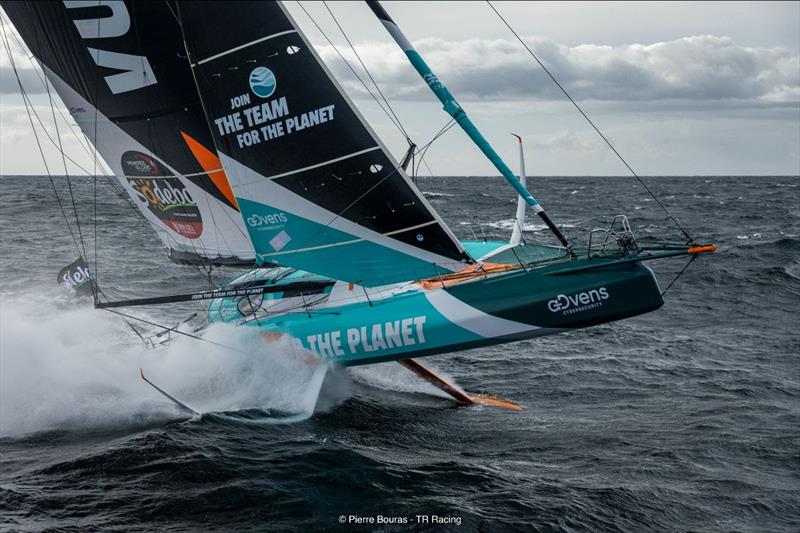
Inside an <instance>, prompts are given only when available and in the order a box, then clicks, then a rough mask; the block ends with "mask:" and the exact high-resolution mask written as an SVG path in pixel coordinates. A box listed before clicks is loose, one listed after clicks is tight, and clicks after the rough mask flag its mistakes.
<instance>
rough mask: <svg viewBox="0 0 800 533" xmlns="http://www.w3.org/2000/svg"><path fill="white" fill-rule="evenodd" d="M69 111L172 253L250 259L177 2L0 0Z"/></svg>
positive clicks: (200, 257)
mask: <svg viewBox="0 0 800 533" xmlns="http://www.w3.org/2000/svg"><path fill="white" fill-rule="evenodd" d="M0 5H2V7H3V9H4V11H5V12H6V13H7V15H8V17H9V18H10V19H11V21H12V23H13V24H14V26H15V28H16V29H17V31H18V32H19V34H20V35H21V36H22V38H23V40H24V41H25V43H26V45H27V46H28V48H29V49H30V50H31V52H32V53H33V55H34V56H35V57H36V58H37V60H38V61H39V62H40V64H41V65H42V68H43V70H44V72H45V75H46V76H47V78H48V80H49V82H50V83H51V84H52V87H53V88H54V89H55V90H56V91H57V92H58V94H59V96H61V98H62V100H63V101H64V103H65V104H66V105H67V107H68V109H69V112H70V114H71V115H72V116H73V118H74V119H75V120H76V122H77V123H78V125H79V126H80V127H81V129H82V130H83V132H84V133H85V134H86V135H87V136H88V137H89V139H90V140H91V141H92V142H93V144H94V145H95V147H96V148H97V150H98V152H99V153H100V155H101V156H102V157H103V159H104V160H105V162H106V163H107V164H108V166H109V167H110V168H111V169H112V171H113V172H114V174H115V175H116V176H115V177H116V180H118V181H119V182H120V183H121V185H122V186H123V188H124V189H125V191H126V192H127V193H128V194H129V195H130V197H131V199H132V200H133V204H134V205H135V206H137V208H138V209H139V210H140V211H141V213H142V214H143V215H144V216H145V218H146V219H147V220H148V221H149V222H150V223H151V225H152V227H153V229H154V230H155V231H156V233H157V234H158V236H159V237H160V238H161V240H162V241H163V243H164V244H165V245H166V246H167V247H168V248H169V249H170V254H171V256H173V257H180V258H182V259H183V260H190V261H196V260H208V261H213V262H228V263H237V262H240V263H253V262H254V261H255V252H254V251H253V249H252V245H251V243H250V239H249V237H248V235H247V232H246V230H245V228H244V222H243V220H242V218H241V215H240V213H239V212H238V206H237V204H236V200H235V198H234V196H233V193H232V191H231V189H230V185H229V184H228V181H227V178H226V177H225V174H224V171H223V170H221V164H220V162H219V160H218V158H217V155H216V153H215V151H214V149H213V146H214V144H213V140H212V138H211V135H210V132H209V130H208V124H207V122H206V120H205V117H204V115H203V111H202V106H201V104H200V100H199V98H198V96H197V90H196V87H195V84H194V80H193V78H192V73H191V69H190V67H189V63H188V61H187V60H186V52H185V49H184V45H183V40H182V38H181V33H180V28H179V26H178V23H177V19H176V18H175V15H174V9H175V6H174V4H172V3H168V2H133V1H131V0H128V1H125V2H122V1H113V2H110V1H96V0H91V1H69V0H68V1H64V2H29V1H6V0H3V1H2V2H0Z"/></svg>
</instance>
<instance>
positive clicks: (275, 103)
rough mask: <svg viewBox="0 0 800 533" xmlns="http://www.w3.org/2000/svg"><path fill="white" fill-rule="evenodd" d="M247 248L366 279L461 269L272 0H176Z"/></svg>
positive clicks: (420, 203) (453, 250) (439, 228)
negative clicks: (248, 241) (247, 238)
mask: <svg viewBox="0 0 800 533" xmlns="http://www.w3.org/2000/svg"><path fill="white" fill-rule="evenodd" d="M178 14H179V18H180V21H181V26H182V29H183V32H184V38H185V40H186V45H187V50H188V52H189V56H190V61H191V63H192V66H193V71H194V75H195V79H196V82H197V87H198V92H199V94H200V97H201V99H202V101H203V105H204V110H205V113H206V116H207V119H208V122H209V128H210V129H211V132H212V135H213V137H214V142H215V145H216V149H217V151H218V153H219V154H220V158H221V160H222V163H223V166H224V167H225V171H226V173H227V176H228V178H229V180H230V183H231V187H232V188H233V191H234V195H235V196H236V199H237V202H238V204H239V206H240V208H241V210H242V215H243V217H244V219H245V221H246V225H247V229H248V231H249V232H250V236H251V240H252V241H253V244H254V247H255V250H256V254H257V257H258V258H259V260H262V261H276V262H279V263H281V264H285V265H288V266H293V267H296V268H301V269H304V270H310V271H313V272H316V273H318V274H322V275H327V276H331V277H334V278H336V279H343V280H347V281H353V282H358V283H363V284H365V285H377V284H382V283H387V282H393V281H400V280H406V279H413V278H416V277H426V276H432V275H436V274H437V273H443V272H449V271H457V270H460V269H463V268H464V267H465V264H466V263H467V262H469V260H470V259H469V257H468V256H467V255H466V253H465V252H464V250H463V248H462V247H461V245H460V243H459V242H458V241H457V239H456V238H455V237H454V236H453V234H452V232H451V231H450V229H449V228H448V227H447V226H446V225H445V224H444V222H443V221H442V220H441V218H440V217H439V216H438V214H437V213H436V212H435V211H434V210H433V208H432V207H431V206H430V205H429V204H428V202H427V201H426V200H425V199H424V197H423V196H422V195H421V193H420V192H419V191H418V190H417V188H416V187H415V186H414V185H413V184H412V183H411V181H410V180H409V179H408V176H406V174H405V172H404V171H403V170H402V169H401V168H399V166H398V164H397V162H396V161H395V160H394V159H393V158H392V157H391V155H390V154H389V153H388V151H387V150H386V148H385V147H384V146H383V145H382V144H381V143H380V141H379V140H378V139H377V137H376V136H375V134H374V133H373V132H372V131H371V129H370V128H369V126H368V125H367V124H366V122H365V121H364V120H363V118H362V117H361V116H360V115H359V114H358V111H357V110H356V109H355V107H354V106H353V104H352V103H351V102H350V101H349V99H348V98H347V96H346V95H345V94H344V93H343V92H342V91H341V89H340V87H339V86H338V84H337V83H336V81H335V79H334V78H333V77H332V76H331V74H330V73H329V72H328V70H327V69H326V67H325V66H324V64H323V63H322V62H321V60H320V59H319V57H318V56H317V55H316V52H315V51H314V49H313V47H312V46H311V45H310V43H309V42H308V41H307V39H306V38H305V37H304V36H303V34H302V33H301V32H300V31H299V29H298V27H297V26H296V24H295V23H294V22H293V21H292V20H291V18H290V16H289V15H288V13H287V12H286V11H285V9H284V8H283V6H281V5H280V4H279V3H276V2H258V3H231V2H205V1H202V2H201V1H188V2H178Z"/></svg>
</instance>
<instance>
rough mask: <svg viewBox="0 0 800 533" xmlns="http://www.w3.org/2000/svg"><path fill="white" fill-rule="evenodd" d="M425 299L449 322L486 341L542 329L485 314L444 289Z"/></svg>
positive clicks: (428, 295)
mask: <svg viewBox="0 0 800 533" xmlns="http://www.w3.org/2000/svg"><path fill="white" fill-rule="evenodd" d="M425 297H426V298H427V299H428V301H429V302H430V303H431V305H433V306H434V307H435V308H436V310H437V311H439V312H440V313H441V314H442V315H443V316H444V317H445V318H446V319H447V320H449V321H450V322H452V323H453V324H455V325H457V326H460V327H462V328H464V329H466V330H468V331H471V332H472V333H475V334H476V335H480V336H481V337H483V338H485V339H491V338H493V337H504V336H507V335H516V334H519V333H529V332H531V331H534V330H537V329H540V328H539V327H538V326H531V325H529V324H523V323H521V322H514V321H513V320H506V319H505V318H500V317H496V316H493V315H490V314H488V313H484V312H483V311H481V310H480V309H476V308H474V307H472V306H471V305H467V304H465V303H464V302H462V301H461V300H459V299H458V298H456V297H455V296H453V295H452V294H450V293H448V292H447V291H445V290H442V289H437V290H435V291H431V292H427V293H425Z"/></svg>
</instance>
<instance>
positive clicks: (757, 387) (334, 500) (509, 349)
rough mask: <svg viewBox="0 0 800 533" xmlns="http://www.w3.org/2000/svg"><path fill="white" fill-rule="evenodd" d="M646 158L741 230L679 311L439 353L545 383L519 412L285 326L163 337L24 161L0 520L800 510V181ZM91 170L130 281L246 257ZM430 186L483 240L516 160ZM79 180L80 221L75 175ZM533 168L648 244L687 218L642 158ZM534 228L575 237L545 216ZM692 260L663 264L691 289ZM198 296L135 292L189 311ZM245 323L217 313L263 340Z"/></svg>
mask: <svg viewBox="0 0 800 533" xmlns="http://www.w3.org/2000/svg"><path fill="white" fill-rule="evenodd" d="M645 180H646V181H647V183H648V184H649V185H650V186H651V187H652V189H653V190H654V191H655V192H656V193H657V194H658V195H659V197H660V198H661V199H662V201H663V203H664V204H665V205H666V206H667V207H668V208H669V209H670V210H671V212H672V213H673V215H674V216H675V218H676V219H677V220H679V221H680V222H681V223H682V224H683V225H684V226H685V227H686V228H687V229H688V230H689V231H690V232H691V234H692V235H693V236H695V237H696V239H697V240H698V241H702V242H715V243H717V244H718V246H719V252H718V253H717V254H716V255H709V256H703V257H700V258H699V259H698V260H697V261H695V262H694V263H693V264H692V265H691V266H690V267H689V268H688V269H687V270H686V272H685V273H684V274H683V275H682V276H681V277H680V278H679V279H678V280H677V281H676V282H675V284H674V285H673V286H672V287H671V288H670V289H669V291H668V292H667V294H666V297H665V299H666V304H665V305H664V307H663V308H661V309H660V310H658V311H655V312H653V313H650V314H647V315H644V316H640V317H636V318H632V319H628V320H624V321H621V322H617V323H612V324H607V325H603V326H598V327H593V328H589V329H585V330H580V331H574V332H571V333H565V334H561V335H556V336H551V337H546V338H542V339H538V340H532V341H522V342H515V343H511V344H506V345H502V346H496V347H489V348H481V349H476V350H470V351H465V352H460V353H453V354H448V355H441V356H433V357H430V358H427V359H425V360H424V362H426V363H428V364H430V365H431V366H433V367H434V368H435V369H437V370H438V371H440V372H442V373H443V374H445V375H447V376H450V377H451V378H452V379H454V380H455V381H456V382H457V383H459V384H460V385H461V386H462V387H464V388H465V389H466V390H468V391H472V392H484V393H490V394H495V395H498V396H502V397H504V398H508V399H511V400H514V401H516V402H519V403H521V404H522V405H524V406H525V410H524V411H523V412H511V411H504V410H499V409H496V408H491V407H464V406H458V405H455V404H454V403H453V402H452V401H450V400H448V399H446V398H444V397H442V395H441V394H439V393H437V392H436V391H434V390H432V389H431V388H430V387H429V386H428V385H427V384H424V383H422V382H420V381H419V380H418V379H417V378H416V377H415V376H414V375H412V374H411V373H409V372H408V371H407V370H405V369H404V368H402V367H400V366H399V365H397V364H395V363H385V364H381V365H375V366H373V367H369V368H360V369H350V370H343V369H331V370H329V371H327V373H325V372H323V373H322V374H319V373H317V372H316V371H314V372H311V371H309V370H304V369H302V368H294V367H292V366H291V364H289V363H287V362H286V358H285V357H283V356H282V354H281V353H280V347H277V348H276V349H275V350H274V351H273V352H271V353H263V352H255V351H254V352H247V351H246V350H245V353H244V354H243V353H242V352H231V351H230V350H226V349H225V348H223V347H220V346H218V345H214V344H210V343H208V342H202V341H197V340H195V339H191V338H178V339H177V340H176V341H175V342H173V343H172V344H170V345H169V346H168V347H167V348H165V349H162V350H155V351H154V350H148V349H146V348H144V347H143V345H142V344H141V342H140V341H139V339H138V338H137V337H136V336H135V334H134V332H133V331H132V330H131V328H130V327H129V325H128V324H127V323H126V322H125V321H124V320H123V319H122V317H120V316H117V315H113V314H111V313H108V312H104V311H99V310H98V311H95V310H93V309H92V306H91V302H89V301H87V300H86V299H85V298H77V297H75V296H73V295H72V294H70V292H69V291H67V290H65V289H64V288H62V287H59V286H57V285H56V274H57V273H58V271H59V270H60V269H61V268H62V267H63V266H65V265H67V264H68V263H70V262H72V261H73V260H75V259H76V258H77V255H78V252H77V251H76V249H75V245H74V244H73V242H72V240H71V238H70V231H69V229H68V227H67V225H66V224H65V222H64V220H63V218H62V215H61V212H60V211H59V207H58V204H57V203H56V201H55V196H54V194H53V190H52V188H51V184H50V181H49V180H48V179H47V178H46V177H31V176H24V177H22V176H19V177H14V176H6V177H2V178H0V252H1V253H0V276H2V277H1V278H0V292H1V294H2V300H1V301H0V530H2V531H42V530H50V531H81V532H83V531H316V530H330V531H362V530H371V531H409V530H419V531H459V532H470V531H481V532H484V531H486V532H493V531H498V532H507V531H570V532H571V531H630V532H642V531H746V532H759V533H761V532H770V531H787V532H788V531H800V303H799V302H800V187H799V185H800V178H798V177H770V176H759V177H721V176H716V177H651V178H645ZM71 185H72V188H73V192H74V199H75V209H76V211H77V212H78V215H79V217H80V219H81V222H82V224H81V235H82V237H83V240H84V244H85V248H86V255H87V257H88V258H89V263H90V265H91V266H92V268H94V269H95V271H96V273H97V275H98V278H99V284H100V286H101V287H102V288H103V290H104V291H105V293H106V294H107V295H109V297H135V296H145V295H157V294H167V293H175V292H182V291H190V290H194V289H202V288H206V287H208V286H209V282H211V283H219V282H220V281H222V280H225V279H226V278H229V277H232V276H234V275H236V273H237V271H235V270H232V269H223V270H214V271H212V272H211V273H210V277H209V273H207V272H202V271H200V270H198V269H196V268H194V267H191V266H179V265H175V264H172V263H171V262H170V261H169V260H168V259H167V258H166V256H165V254H164V251H163V249H162V248H161V245H160V244H159V242H158V241H157V239H156V238H155V237H154V235H153V234H152V232H151V231H150V230H149V228H148V227H147V224H146V223H144V222H143V220H142V219H141V218H140V217H139V216H137V215H136V214H135V213H134V212H133V211H132V210H131V208H130V207H129V206H128V205H127V204H126V203H125V202H124V201H123V200H122V199H120V198H119V197H118V196H116V195H115V194H114V192H113V191H112V190H111V189H109V188H108V187H107V186H106V184H105V183H103V182H100V183H98V185H97V189H96V190H95V186H94V182H93V181H91V180H89V179H88V178H73V179H72V183H71ZM419 185H420V188H421V189H422V190H423V191H425V192H426V195H427V196H428V198H429V200H430V201H431V203H432V204H433V206H434V207H435V208H436V209H437V210H438V211H439V212H440V213H441V214H442V216H443V218H444V219H445V220H446V221H447V222H448V223H449V224H450V225H451V227H452V228H453V229H454V231H455V232H456V234H457V235H458V236H459V237H461V238H472V237H473V235H475V236H477V237H478V238H482V237H483V236H484V235H485V236H486V237H489V238H508V236H509V234H510V232H511V226H512V222H511V219H512V217H513V213H514V203H515V200H514V198H513V196H512V193H511V189H510V188H509V187H508V186H507V185H506V184H505V183H504V182H503V180H501V179H500V178H494V177H468V178H452V177H451V178H444V177H442V178H421V179H420V183H419ZM55 186H56V189H57V190H58V192H59V196H60V198H61V199H62V201H63V202H64V207H65V209H67V211H68V214H69V215H70V217H71V220H72V230H73V231H76V230H77V228H75V227H74V214H73V204H72V201H71V199H70V197H69V193H68V190H67V184H66V181H65V180H64V179H63V178H57V179H56V180H55ZM531 188H532V189H533V190H535V191H536V193H537V197H538V199H539V200H540V201H541V202H542V204H543V205H544V206H545V207H546V209H547V210H548V211H549V213H550V214H551V216H552V217H553V219H554V220H555V221H556V222H557V223H558V224H560V225H562V226H563V227H564V228H565V230H566V231H567V232H568V233H569V235H570V236H571V238H572V239H573V240H574V241H576V242H585V239H586V237H587V230H590V229H592V228H595V227H602V226H605V225H607V224H608V223H609V221H610V218H611V216H613V215H615V214H618V213H625V214H627V215H628V216H629V218H630V222H631V226H632V228H633V230H634V232H635V234H636V236H637V238H638V239H639V240H640V241H641V242H654V241H663V240H669V241H680V240H681V235H680V233H679V232H678V231H677V230H676V229H675V227H674V225H673V224H672V223H671V222H670V221H669V220H667V219H666V217H665V216H664V213H663V212H661V211H660V210H659V208H658V206H657V205H656V203H655V202H654V201H652V199H651V198H650V197H649V196H648V195H647V194H646V192H645V191H644V189H643V188H642V187H641V186H640V185H638V184H637V183H636V182H635V181H634V180H633V179H630V178H621V177H620V178H616V177H602V178H598V177H541V178H540V177H536V178H533V179H532V183H531ZM95 195H96V196H97V199H98V201H97V203H96V209H97V211H96V219H97V224H96V225H95V224H94V223H93V219H94V218H95V217H94V215H95V212H94V206H95V203H94V201H93V198H94V197H95ZM526 229H527V231H526V232H525V236H526V239H527V240H528V241H529V242H541V243H553V238H552V237H551V236H550V235H549V234H548V233H547V232H546V231H544V230H543V226H542V225H541V224H539V222H538V220H530V223H529V225H528V226H527V227H526ZM95 235H96V236H97V239H96V243H95V239H94V237H95ZM684 264H685V260H684V259H683V258H677V259H672V260H665V261H663V262H659V263H654V264H653V265H652V266H653V267H654V269H655V271H656V273H657V275H658V279H659V282H660V284H661V286H662V287H663V288H665V287H666V286H667V285H668V284H669V282H670V281H671V280H672V279H673V278H674V276H675V274H676V273H677V272H678V271H679V270H680V269H681V268H682V267H683V266H684ZM95 265H96V267H95ZM194 311H197V312H200V313H202V312H203V307H202V306H201V305H197V304H196V305H194V306H193V305H186V304H181V305H175V306H171V307H169V306H168V307H162V308H138V309H133V310H129V311H126V312H130V314H132V315H134V316H135V317H136V318H137V319H146V320H149V321H151V322H154V323H158V324H164V323H166V324H170V325H171V324H174V323H175V321H177V320H179V319H180V318H182V317H183V316H185V315H186V314H188V313H191V312H194ZM130 322H131V324H134V327H136V328H138V330H139V331H140V332H144V331H154V329H155V328H153V327H152V326H148V325H147V324H144V323H142V322H140V321H138V320H130ZM240 335H241V332H240V331H238V330H237V329H235V328H224V327H220V328H212V329H211V330H210V331H209V332H207V333H206V337H207V340H213V341H215V342H219V344H225V345H236V344H237V343H242V346H245V345H246V342H247V339H240V338H238V336H240ZM140 367H141V368H143V369H144V371H145V372H146V373H147V375H148V377H149V378H150V379H152V380H153V382H155V383H157V384H158V385H159V386H161V387H162V388H164V389H165V390H167V391H169V392H170V393H172V394H173V395H175V396H176V397H178V398H180V399H182V400H183V401H185V402H186V403H189V404H190V405H192V406H193V407H195V408H196V409H198V410H199V411H201V412H202V413H203V414H202V416H199V417H193V418H187V416H186V415H184V414H183V413H181V412H180V411H179V410H178V409H177V408H175V407H174V406H173V405H172V404H171V403H170V402H169V401H168V400H166V399H165V398H164V397H162V396H160V395H159V394H158V393H157V392H155V391H154V390H153V389H152V388H150V387H148V385H147V384H146V383H144V382H143V381H142V380H141V379H140V378H139V368H140ZM323 378H324V381H323ZM288 414H293V415H294V416H288ZM370 520H372V521H373V522H374V523H370ZM392 520H394V521H395V522H399V524H397V523H396V524H387V523H386V522H389V521H392ZM340 522H344V523H343V524H342V523H340ZM359 522H360V524H359Z"/></svg>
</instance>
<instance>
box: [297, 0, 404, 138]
mask: <svg viewBox="0 0 800 533" xmlns="http://www.w3.org/2000/svg"><path fill="white" fill-rule="evenodd" d="M297 5H298V6H300V9H302V10H303V13H305V14H306V16H307V17H308V19H309V20H310V21H311V22H312V23H313V24H314V26H316V28H317V30H319V32H320V33H321V34H322V36H323V37H325V40H326V41H328V44H330V45H331V47H332V48H333V50H334V51H335V52H336V54H337V55H338V56H339V58H340V59H341V60H342V61H343V62H344V64H345V65H347V68H349V69H350V72H352V73H353V75H354V76H355V77H356V79H357V80H358V81H359V82H360V83H361V85H363V86H364V89H365V90H366V91H367V93H369V95H370V96H371V97H372V99H373V100H375V103H376V104H378V107H380V108H381V111H383V112H384V113H385V114H386V116H387V117H388V118H389V120H390V121H391V123H392V124H394V126H395V127H396V128H397V129H398V130H399V131H400V133H402V134H403V136H404V137H405V138H406V141H407V142H408V143H409V144H411V139H410V138H409V137H408V135H407V134H406V131H405V129H403V126H402V124H400V123H399V122H397V121H395V119H394V117H392V115H391V113H389V111H387V110H386V108H385V107H384V106H383V104H381V102H380V100H378V97H377V96H375V94H374V93H373V92H372V90H371V89H370V88H369V86H368V85H367V84H366V82H364V80H363V79H362V78H361V76H359V75H358V72H356V69H355V68H353V66H352V65H351V64H350V62H349V61H347V59H345V57H344V55H343V54H342V53H341V52H340V51H339V49H338V48H337V47H336V45H335V44H333V41H332V40H331V39H330V38H329V37H328V34H327V33H325V30H323V29H322V28H321V27H320V25H319V24H317V21H316V20H315V19H314V17H312V16H311V14H310V13H309V12H308V11H307V10H306V8H305V6H303V4H302V3H300V1H299V0H298V1H297ZM334 20H335V19H334ZM337 24H338V23H337ZM346 38H347V37H345V39H346ZM348 42H349V40H348ZM351 47H352V45H351ZM368 73H369V72H368ZM392 113H394V111H392Z"/></svg>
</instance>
